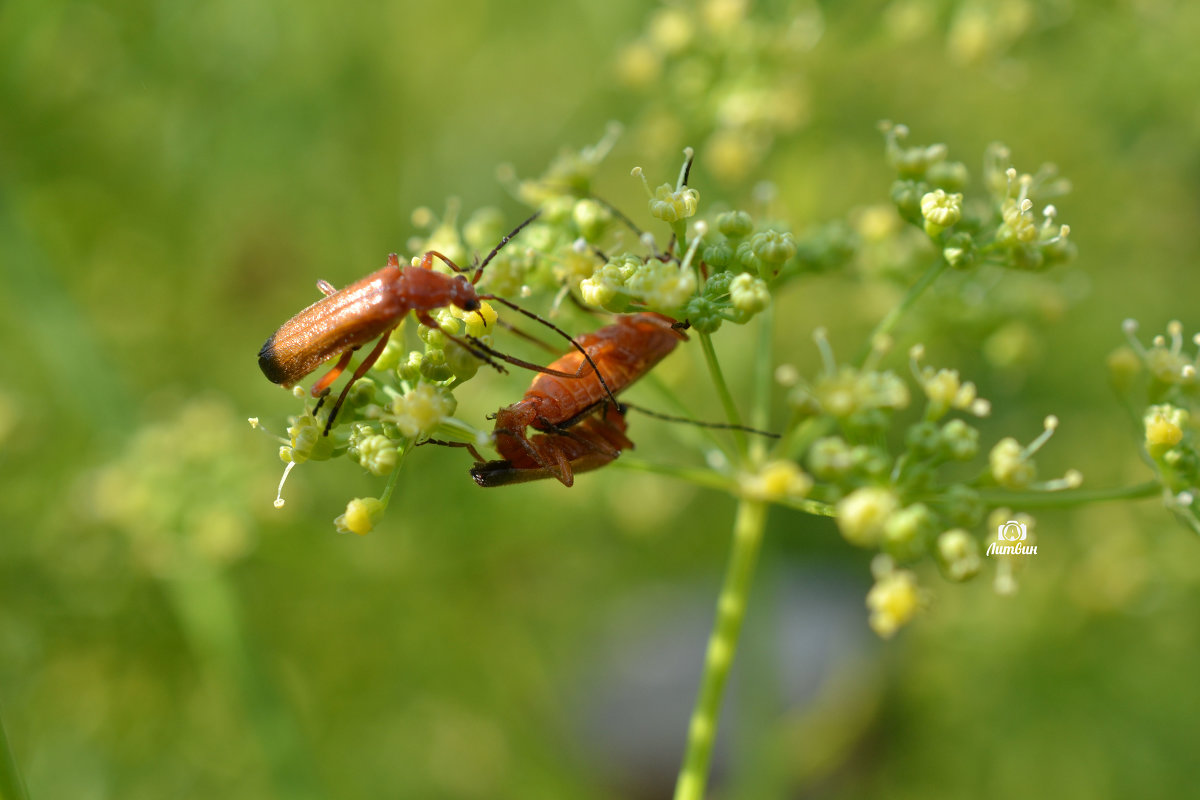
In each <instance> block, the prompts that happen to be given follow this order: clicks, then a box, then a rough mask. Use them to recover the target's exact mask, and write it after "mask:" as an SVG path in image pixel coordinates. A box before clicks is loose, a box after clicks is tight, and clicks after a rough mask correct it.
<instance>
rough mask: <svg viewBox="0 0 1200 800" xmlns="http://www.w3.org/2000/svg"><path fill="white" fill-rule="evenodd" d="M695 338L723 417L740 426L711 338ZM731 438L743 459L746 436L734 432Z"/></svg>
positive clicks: (740, 421) (739, 416) (704, 334)
mask: <svg viewBox="0 0 1200 800" xmlns="http://www.w3.org/2000/svg"><path fill="white" fill-rule="evenodd" d="M696 338H698V339H699V340H700V349H701V350H703V351H704V362H705V364H707V365H708V374H709V375H710V376H711V377H712V381H713V385H714V386H715V387H716V388H717V396H718V397H720V398H721V405H722V406H724V408H725V417H726V418H727V419H728V420H729V422H730V424H732V425H741V424H742V417H741V415H740V414H738V410H737V405H736V404H735V403H734V402H733V395H732V394H731V393H730V392H729V384H727V383H726V382H725V375H724V373H722V372H721V363H720V362H719V361H717V351H716V350H715V349H714V348H713V343H712V337H711V336H710V335H708V334H707V333H701V334H698V335H697V337H696ZM733 438H734V440H735V441H736V442H737V449H738V454H739V455H741V456H742V458H743V459H745V457H746V434H745V433H744V432H742V431H737V430H735V431H734V432H733Z"/></svg>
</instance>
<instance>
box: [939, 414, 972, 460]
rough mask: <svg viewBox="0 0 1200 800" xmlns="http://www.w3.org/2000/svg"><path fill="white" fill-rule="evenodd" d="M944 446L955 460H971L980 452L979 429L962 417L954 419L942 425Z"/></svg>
mask: <svg viewBox="0 0 1200 800" xmlns="http://www.w3.org/2000/svg"><path fill="white" fill-rule="evenodd" d="M941 440H942V446H943V448H944V449H945V452H946V454H947V455H948V456H949V457H950V458H952V459H954V460H955V461H970V460H971V459H972V458H974V457H975V456H976V455H978V454H979V431H978V430H976V429H975V428H972V427H971V426H970V425H968V424H967V423H966V422H964V421H962V420H961V419H952V420H950V421H949V422H947V423H946V424H945V425H943V426H942V430H941Z"/></svg>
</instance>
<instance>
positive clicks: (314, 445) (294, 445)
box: [280, 414, 333, 464]
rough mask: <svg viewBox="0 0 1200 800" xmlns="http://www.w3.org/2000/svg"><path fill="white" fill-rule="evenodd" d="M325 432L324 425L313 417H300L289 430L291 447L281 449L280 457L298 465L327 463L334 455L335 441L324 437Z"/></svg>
mask: <svg viewBox="0 0 1200 800" xmlns="http://www.w3.org/2000/svg"><path fill="white" fill-rule="evenodd" d="M324 432H325V425H324V423H323V422H319V421H318V420H316V419H314V418H313V417H312V416H311V415H308V414H306V415H304V416H303V417H298V418H297V419H296V421H295V422H293V423H292V424H291V425H290V426H289V427H288V429H287V433H288V438H289V439H290V440H291V446H290V447H283V448H280V457H281V458H283V460H284V461H291V462H293V463H296V464H303V463H304V462H305V461H325V460H326V459H328V458H330V457H331V456H332V455H333V441H332V439H331V437H329V436H324V435H322V434H324ZM285 451H287V452H286V457H284V454H285Z"/></svg>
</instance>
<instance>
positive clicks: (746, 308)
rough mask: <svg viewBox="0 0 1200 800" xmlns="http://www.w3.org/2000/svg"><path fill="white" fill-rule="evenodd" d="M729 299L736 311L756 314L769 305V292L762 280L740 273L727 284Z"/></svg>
mask: <svg viewBox="0 0 1200 800" xmlns="http://www.w3.org/2000/svg"><path fill="white" fill-rule="evenodd" d="M729 299H730V301H731V302H732V303H733V307H734V308H736V309H737V310H738V311H742V312H744V313H746V314H757V313H758V312H760V311H762V310H764V309H765V308H766V307H767V306H769V305H770V304H771V292H770V291H769V290H768V289H767V283H766V281H764V280H763V279H762V278H756V277H754V276H752V275H749V274H747V273H742V274H741V275H738V276H737V277H736V278H734V279H733V281H732V282H731V283H730V284H729Z"/></svg>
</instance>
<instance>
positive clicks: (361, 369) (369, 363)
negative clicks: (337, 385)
mask: <svg viewBox="0 0 1200 800" xmlns="http://www.w3.org/2000/svg"><path fill="white" fill-rule="evenodd" d="M393 330H394V329H393ZM391 335H392V331H391V330H388V331H384V334H383V336H380V337H379V341H378V342H377V343H376V344H375V346H374V347H373V348H371V352H370V353H368V354H367V357H366V358H364V359H363V360H362V363H361V364H359V365H358V367H357V368H356V369H355V370H354V374H353V375H351V376H350V380H348V381H346V385H345V386H343V387H342V393H341V394H339V395H338V399H337V402H336V403H334V404H333V408H332V409H331V410H330V411H329V419H328V420H327V421H326V422H325V433H324V434H323V435H324V436H328V435H329V430H330V429H331V428H332V427H333V421H334V420H335V419H337V413H338V411H339V410H341V407H342V403H344V402H346V395H347V394H349V393H350V387H351V386H353V385H354V382H355V381H357V380H358V379H359V378H361V377H362V376H363V375H366V374H367V370H369V369H370V368H371V367H373V366H375V362H376V361H378V360H379V356H380V355H381V354H382V353H383V348H385V347H387V343H388V337H389V336H391ZM342 358H343V359H344V360H347V361H348V360H349V359H347V358H346V356H342ZM338 363H339V365H340V364H341V362H340V361H339V362H338ZM326 377H328V376H326Z"/></svg>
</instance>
